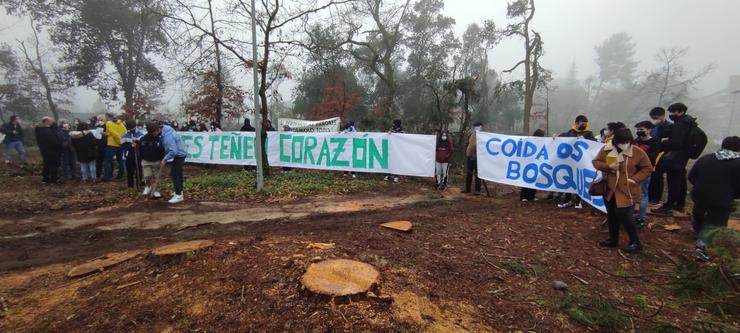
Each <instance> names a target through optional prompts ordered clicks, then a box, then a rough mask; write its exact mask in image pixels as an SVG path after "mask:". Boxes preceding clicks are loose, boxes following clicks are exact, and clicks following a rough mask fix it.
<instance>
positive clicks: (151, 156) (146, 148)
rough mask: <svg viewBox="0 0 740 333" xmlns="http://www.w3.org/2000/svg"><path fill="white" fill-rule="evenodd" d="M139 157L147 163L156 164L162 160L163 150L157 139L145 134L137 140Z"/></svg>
mask: <svg viewBox="0 0 740 333" xmlns="http://www.w3.org/2000/svg"><path fill="white" fill-rule="evenodd" d="M139 156H141V160H143V161H147V162H157V161H161V160H162V159H163V158H164V148H163V147H162V142H161V141H160V140H159V137H154V136H152V135H151V134H149V133H147V134H145V135H144V136H142V137H141V139H139Z"/></svg>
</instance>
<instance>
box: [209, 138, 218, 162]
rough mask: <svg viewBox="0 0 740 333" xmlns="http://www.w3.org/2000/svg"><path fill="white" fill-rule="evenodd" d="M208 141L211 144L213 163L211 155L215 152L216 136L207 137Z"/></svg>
mask: <svg viewBox="0 0 740 333" xmlns="http://www.w3.org/2000/svg"><path fill="white" fill-rule="evenodd" d="M208 141H210V142H211V161H213V153H214V152H215V151H216V142H217V141H218V135H209V136H208Z"/></svg>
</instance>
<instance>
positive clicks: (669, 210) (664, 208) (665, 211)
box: [652, 205, 673, 215]
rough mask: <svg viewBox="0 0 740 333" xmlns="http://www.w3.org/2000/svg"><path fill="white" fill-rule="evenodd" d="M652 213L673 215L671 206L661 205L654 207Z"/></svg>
mask: <svg viewBox="0 0 740 333" xmlns="http://www.w3.org/2000/svg"><path fill="white" fill-rule="evenodd" d="M652 213H653V214H658V215H673V208H671V207H670V206H666V205H663V206H660V208H657V209H654V210H653V211H652Z"/></svg>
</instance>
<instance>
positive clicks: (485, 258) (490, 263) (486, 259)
mask: <svg viewBox="0 0 740 333" xmlns="http://www.w3.org/2000/svg"><path fill="white" fill-rule="evenodd" d="M480 255H481V257H482V258H483V260H484V261H485V262H487V263H488V264H489V265H491V266H493V267H495V268H497V269H498V270H500V271H502V272H504V273H508V272H509V271H507V270H505V269H503V268H501V267H499V266H498V265H496V264H494V263H493V262H491V261H490V260H488V258H487V257H486V255H485V254H483V253H482V252H480ZM494 276H495V275H494ZM496 278H497V279H499V280H501V281H504V278H502V277H499V276H496Z"/></svg>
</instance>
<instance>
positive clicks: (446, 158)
mask: <svg viewBox="0 0 740 333" xmlns="http://www.w3.org/2000/svg"><path fill="white" fill-rule="evenodd" d="M452 151H453V148H452V140H450V138H449V133H447V131H442V133H440V135H439V137H438V138H437V152H436V156H435V163H434V166H435V175H436V176H437V189H438V190H440V191H443V190H444V189H445V188H446V187H447V174H448V171H449V170H450V157H452Z"/></svg>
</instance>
